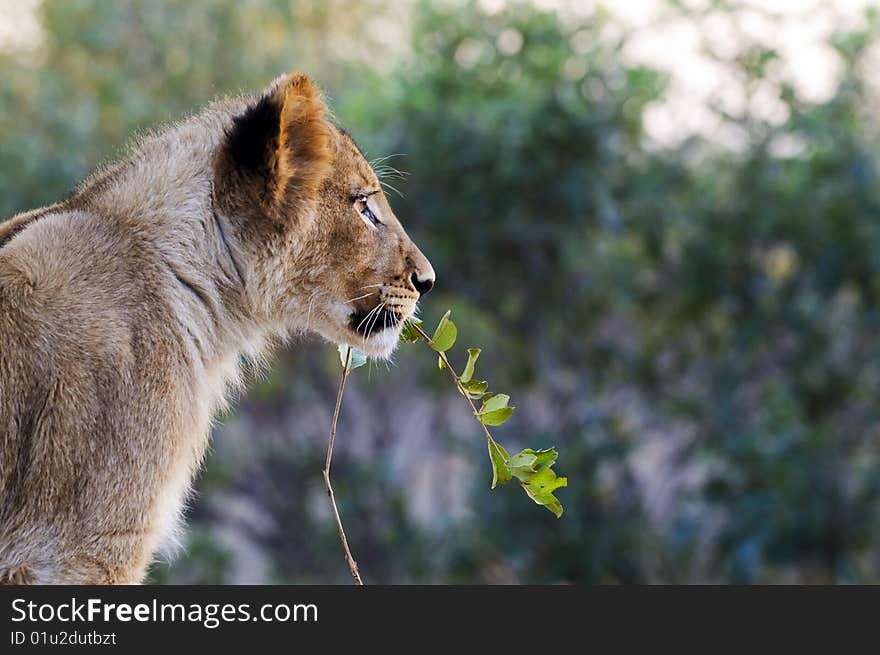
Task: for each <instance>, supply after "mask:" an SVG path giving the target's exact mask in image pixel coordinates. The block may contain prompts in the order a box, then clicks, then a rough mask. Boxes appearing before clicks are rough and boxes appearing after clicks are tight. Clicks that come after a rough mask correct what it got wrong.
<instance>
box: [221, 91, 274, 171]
mask: <svg viewBox="0 0 880 655" xmlns="http://www.w3.org/2000/svg"><path fill="white" fill-rule="evenodd" d="M280 125H281V107H280V105H279V104H278V103H277V102H276V101H275V99H274V98H273V97H272V96H271V95H266V96H263V97H262V98H260V100H259V101H258V102H257V104H255V105H253V106H252V107H250V108H248V110H247V111H246V112H245V113H244V114H242V115H240V116H237V117H236V118H235V119H234V123H233V126H232V130H231V132H230V134H229V155H230V157H231V158H232V161H233V162H234V163H235V165H236V166H238V167H239V168H240V169H242V170H243V171H244V172H246V173H257V172H258V171H260V169H261V168H267V167H268V164H269V158H270V157H271V154H272V151H273V150H274V145H275V143H276V142H277V140H278V130H279V128H280Z"/></svg>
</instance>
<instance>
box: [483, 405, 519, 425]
mask: <svg viewBox="0 0 880 655" xmlns="http://www.w3.org/2000/svg"><path fill="white" fill-rule="evenodd" d="M515 409H516V407H502V408H501V409H496V410H493V411H491V412H480V413H479V414H477V418H478V419H479V420H480V423H482V424H483V425H501V424H502V423H504V422H505V421H506V420H507V419H509V418H510V417H511V416H513V411H514V410H515Z"/></svg>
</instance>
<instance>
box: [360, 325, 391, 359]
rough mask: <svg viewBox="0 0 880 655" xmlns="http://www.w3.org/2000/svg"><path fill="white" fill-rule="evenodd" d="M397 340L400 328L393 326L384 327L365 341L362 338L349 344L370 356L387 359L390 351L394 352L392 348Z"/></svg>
mask: <svg viewBox="0 0 880 655" xmlns="http://www.w3.org/2000/svg"><path fill="white" fill-rule="evenodd" d="M399 341H400V328H399V327H393V328H386V329H385V330H382V331H381V332H380V333H379V334H374V335H373V336H371V337H370V338H369V339H367V340H366V342H364V340H363V339H361V340H360V341H358V340H355V341H354V343H352V344H351V345H352V347H354V348H357V349H358V350H360V351H361V352H363V353H364V354H366V355H369V356H370V357H378V358H380V359H388V358H389V357H391V353H393V352H394V349H395V348H397V344H398V343H399Z"/></svg>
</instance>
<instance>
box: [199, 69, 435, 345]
mask: <svg viewBox="0 0 880 655" xmlns="http://www.w3.org/2000/svg"><path fill="white" fill-rule="evenodd" d="M326 113H327V110H326V107H325V105H324V102H323V100H322V97H321V94H320V91H319V90H318V89H317V88H316V87H315V85H314V84H313V83H312V82H311V80H309V78H308V77H306V76H305V75H303V74H299V73H294V74H292V75H289V76H287V77H284V78H282V79H280V80H277V81H276V82H275V84H273V85H272V86H271V87H270V88H269V89H268V90H267V91H266V92H265V93H264V94H263V95H262V96H260V97H259V98H257V99H255V100H253V101H252V102H250V103H249V105H248V106H247V108H246V109H245V110H244V111H243V112H240V113H238V114H237V115H236V116H235V118H234V120H233V124H232V126H231V128H230V129H229V130H228V132H227V135H226V140H225V143H224V145H223V147H222V148H221V150H220V153H219V156H218V159H217V164H216V171H215V189H216V191H215V193H216V194H217V196H218V197H217V201H218V203H221V205H222V208H223V210H224V212H225V213H226V214H227V215H228V216H229V218H230V220H231V221H232V222H233V225H234V226H235V229H236V230H237V232H238V236H239V240H240V241H241V242H242V243H244V244H247V250H248V256H249V259H250V260H251V270H252V271H253V275H254V277H255V278H256V279H255V280H254V282H253V284H255V285H257V286H259V287H260V289H259V296H260V302H261V303H263V305H264V306H265V313H266V315H267V316H268V317H270V318H271V319H272V320H275V321H279V322H281V323H282V324H284V325H285V326H286V327H287V328H294V329H305V330H311V331H314V332H317V333H319V334H320V335H321V336H323V337H324V338H326V339H328V340H330V341H333V342H335V343H345V344H349V345H352V346H354V347H357V348H360V349H361V350H363V351H365V352H366V353H368V354H370V355H374V356H388V355H389V354H390V353H391V351H392V350H393V349H394V346H395V345H396V343H397V339H398V335H399V332H400V328H401V325H402V323H403V320H404V319H406V318H408V317H409V316H411V315H412V313H413V312H414V311H415V308H416V303H417V302H418V300H419V297H420V296H421V295H422V294H424V293H427V292H428V291H430V290H431V287H432V286H433V285H434V269H433V268H432V267H431V264H430V262H429V261H428V260H427V258H426V257H425V256H424V255H423V254H422V253H421V251H420V250H419V249H418V248H417V247H416V245H415V244H414V243H413V242H412V241H411V240H410V239H409V237H408V236H407V234H406V232H405V231H404V229H403V226H402V225H401V224H400V222H399V221H398V220H397V217H396V216H395V215H394V213H393V212H392V211H391V207H390V206H389V204H388V201H387V199H386V198H385V194H384V193H383V191H382V187H381V185H380V183H379V179H378V178H377V176H376V174H375V172H374V171H373V169H372V168H371V166H370V164H369V163H368V162H367V160H366V159H365V158H364V156H363V154H362V153H361V151H360V150H359V149H358V147H357V145H356V144H355V142H354V141H353V140H352V138H351V137H350V136H349V135H348V134H347V133H346V132H345V131H343V130H341V129H339V128H338V127H336V126H335V125H333V124H332V123H331V122H330V121H328V120H327V117H326Z"/></svg>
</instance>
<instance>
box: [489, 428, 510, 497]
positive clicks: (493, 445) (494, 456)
mask: <svg viewBox="0 0 880 655" xmlns="http://www.w3.org/2000/svg"><path fill="white" fill-rule="evenodd" d="M509 459H510V455H508V454H507V451H506V450H504V447H503V446H502V445H501V444H500V443H498V442H497V441H495V440H494V439H489V461H491V462H492V488H493V489H494V488H495V487H496V486H498V485H499V484H504V483H505V482H510V470H509V469H508V468H507V460H509Z"/></svg>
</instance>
